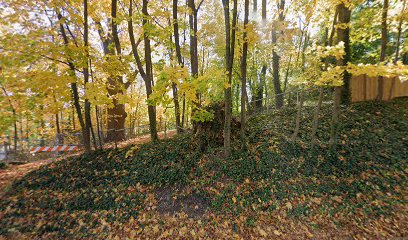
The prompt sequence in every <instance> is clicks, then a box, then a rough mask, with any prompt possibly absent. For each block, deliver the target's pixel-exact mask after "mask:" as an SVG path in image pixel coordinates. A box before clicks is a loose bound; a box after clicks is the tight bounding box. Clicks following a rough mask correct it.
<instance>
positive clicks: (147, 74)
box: [128, 0, 159, 142]
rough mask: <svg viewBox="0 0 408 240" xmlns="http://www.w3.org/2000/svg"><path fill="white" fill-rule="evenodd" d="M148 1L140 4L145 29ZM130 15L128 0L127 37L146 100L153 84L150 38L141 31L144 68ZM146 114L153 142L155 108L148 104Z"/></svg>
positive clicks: (154, 136)
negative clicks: (143, 84)
mask: <svg viewBox="0 0 408 240" xmlns="http://www.w3.org/2000/svg"><path fill="white" fill-rule="evenodd" d="M148 3H149V1H148V0H143V5H142V13H143V15H144V16H145V17H144V18H143V22H142V23H143V28H145V30H147V27H148V26H147V25H148V24H149V22H148V19H147V17H148V16H149V13H148V9H147V5H148ZM132 15H133V6H132V1H130V5H129V20H128V32H129V39H130V43H131V46H132V52H133V56H134V58H135V61H136V65H137V67H138V69H139V72H140V75H141V76H142V78H143V80H144V82H145V87H146V97H147V100H148V99H149V97H150V95H151V94H152V92H153V90H152V84H153V68H152V67H153V66H152V57H151V47H150V39H149V35H148V33H147V31H144V33H143V42H144V53H145V67H146V70H144V69H143V65H142V61H141V60H140V56H139V53H138V51H137V45H138V44H139V42H140V40H139V41H138V42H137V43H136V41H135V37H134V34H133V22H132ZM147 111H148V115H149V126H150V136H151V139H152V141H153V142H156V141H158V140H159V138H158V136H157V126H156V125H157V120H156V109H155V106H153V105H150V104H149V105H148V107H147Z"/></svg>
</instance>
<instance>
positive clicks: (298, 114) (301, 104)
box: [291, 91, 304, 141]
mask: <svg viewBox="0 0 408 240" xmlns="http://www.w3.org/2000/svg"><path fill="white" fill-rule="evenodd" d="M303 98H304V92H303V91H301V92H300V97H299V102H298V106H297V113H296V123H295V130H294V131H293V135H292V138H291V140H292V141H295V139H296V137H297V135H298V134H299V128H300V118H301V117H302V107H303Z"/></svg>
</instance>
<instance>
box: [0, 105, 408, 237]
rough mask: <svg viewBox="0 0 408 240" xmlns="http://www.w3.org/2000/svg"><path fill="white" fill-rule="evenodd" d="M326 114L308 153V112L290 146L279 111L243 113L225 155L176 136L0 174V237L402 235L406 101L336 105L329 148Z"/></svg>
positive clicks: (406, 193) (407, 217)
mask: <svg viewBox="0 0 408 240" xmlns="http://www.w3.org/2000/svg"><path fill="white" fill-rule="evenodd" d="M330 112H331V109H330V106H329V105H327V106H324V108H323V110H322V114H321V116H320V126H319V131H318V138H319V140H320V142H319V144H317V145H316V146H311V145H310V136H309V135H310V129H311V119H312V114H313V108H312V107H306V109H305V111H304V114H303V117H302V125H301V129H300V134H299V137H298V139H297V140H296V141H295V142H292V141H289V137H290V135H291V133H292V129H293V127H294V119H295V110H294V109H291V108H286V109H283V110H281V111H276V112H272V113H270V114H268V115H259V116H257V117H254V118H251V119H250V120H249V127H248V143H249V144H248V145H249V149H248V151H245V152H242V151H239V150H238V147H239V143H238V141H237V139H234V143H233V146H234V147H235V148H236V149H235V150H234V151H233V154H232V156H231V157H230V158H228V159H224V158H223V157H222V154H221V151H222V150H221V148H219V147H216V146H214V147H211V148H209V149H208V150H207V151H206V152H204V153H201V152H199V151H197V150H196V149H197V146H195V145H194V141H192V140H191V136H190V135H188V134H185V135H181V136H174V137H173V138H171V139H167V140H162V141H160V143H158V144H152V143H144V142H145V141H144V140H143V141H141V142H137V143H136V144H130V145H127V146H123V147H121V148H119V149H105V150H101V151H96V152H93V153H90V154H83V155H80V156H76V157H71V158H68V159H64V160H60V161H56V162H51V163H49V164H47V162H44V163H43V164H42V163H38V164H37V165H43V166H41V167H39V169H37V168H38V166H37V165H34V166H35V167H34V168H35V169H36V170H34V171H31V172H29V170H30V169H32V168H31V167H30V166H24V165H21V166H18V167H19V168H18V167H16V169H8V170H1V172H0V179H1V181H2V182H1V184H2V188H1V191H2V192H3V193H2V194H1V195H0V197H1V199H0V200H1V202H0V239H1V238H2V237H3V238H5V239H25V238H34V239H38V238H42V239H65V238H71V239H79V238H87V239H89V238H92V239H107V238H112V239H115V238H116V239H126V238H129V239H136V238H141V239H147V238H150V239H198V238H206V239H220V238H221V239H305V238H318V239H333V238H336V239H350V238H355V239H364V238H368V239H389V238H407V237H408V212H407V210H408V204H407V201H408V188H407V187H408V181H407V180H408V175H407V174H408V172H407V171H408V170H407V169H408V164H407V163H408V161H407V160H408V99H407V98H405V99H396V100H393V101H391V102H387V103H378V102H366V103H356V104H353V105H351V106H350V107H348V108H343V109H342V114H341V122H342V124H341V126H340V127H339V131H340V134H339V144H338V146H337V147H336V149H333V148H330V147H329V146H327V144H326V143H327V142H328V132H329V119H330ZM146 141H148V140H146ZM20 168H21V169H20ZM5 171H11V172H13V171H14V172H16V173H17V174H16V176H15V177H11V178H9V179H11V180H13V181H14V182H13V184H11V185H8V187H3V183H5V182H7V181H9V180H7V178H4V176H5V174H4V173H7V172H5ZM27 172H29V173H27ZM26 173H27V174H26ZM22 175H24V176H22ZM21 176H22V177H21ZM4 179H6V180H4Z"/></svg>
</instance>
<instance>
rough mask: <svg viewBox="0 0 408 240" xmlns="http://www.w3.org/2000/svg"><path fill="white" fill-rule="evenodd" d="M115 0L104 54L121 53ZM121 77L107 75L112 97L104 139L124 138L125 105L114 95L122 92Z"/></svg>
mask: <svg viewBox="0 0 408 240" xmlns="http://www.w3.org/2000/svg"><path fill="white" fill-rule="evenodd" d="M116 15H117V0H112V6H111V31H112V34H111V35H110V34H108V36H107V37H106V39H104V40H103V41H104V45H106V49H105V55H115V54H116V55H118V56H120V55H121V54H122V49H121V44H120V40H119V34H118V26H117V23H116V21H117V19H116ZM112 43H113V44H114V47H115V50H113V49H109V46H110V45H111V44H112ZM123 87H125V86H124V83H123V77H122V76H110V77H108V88H107V89H108V94H109V95H110V96H111V97H112V103H113V107H112V108H108V119H107V120H108V131H107V136H106V139H105V141H107V142H112V141H115V142H117V141H121V140H124V139H125V138H126V131H125V123H126V117H127V114H126V110H125V105H124V104H121V103H119V101H118V100H117V98H116V97H115V96H116V95H118V94H123Z"/></svg>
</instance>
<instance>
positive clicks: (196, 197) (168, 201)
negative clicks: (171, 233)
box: [154, 187, 210, 218]
mask: <svg viewBox="0 0 408 240" xmlns="http://www.w3.org/2000/svg"><path fill="white" fill-rule="evenodd" d="M154 197H155V199H156V201H157V211H158V212H159V213H160V214H161V215H167V214H168V215H174V214H177V213H180V212H184V213H186V214H187V215H188V216H189V217H193V218H197V217H201V216H202V215H204V214H205V213H206V211H207V209H208V208H209V206H210V202H209V201H208V200H207V199H206V198H205V197H204V196H202V195H201V194H198V193H190V194H188V195H185V196H183V195H180V194H179V190H177V189H176V188H171V187H167V188H159V189H157V190H156V191H155V193H154Z"/></svg>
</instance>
